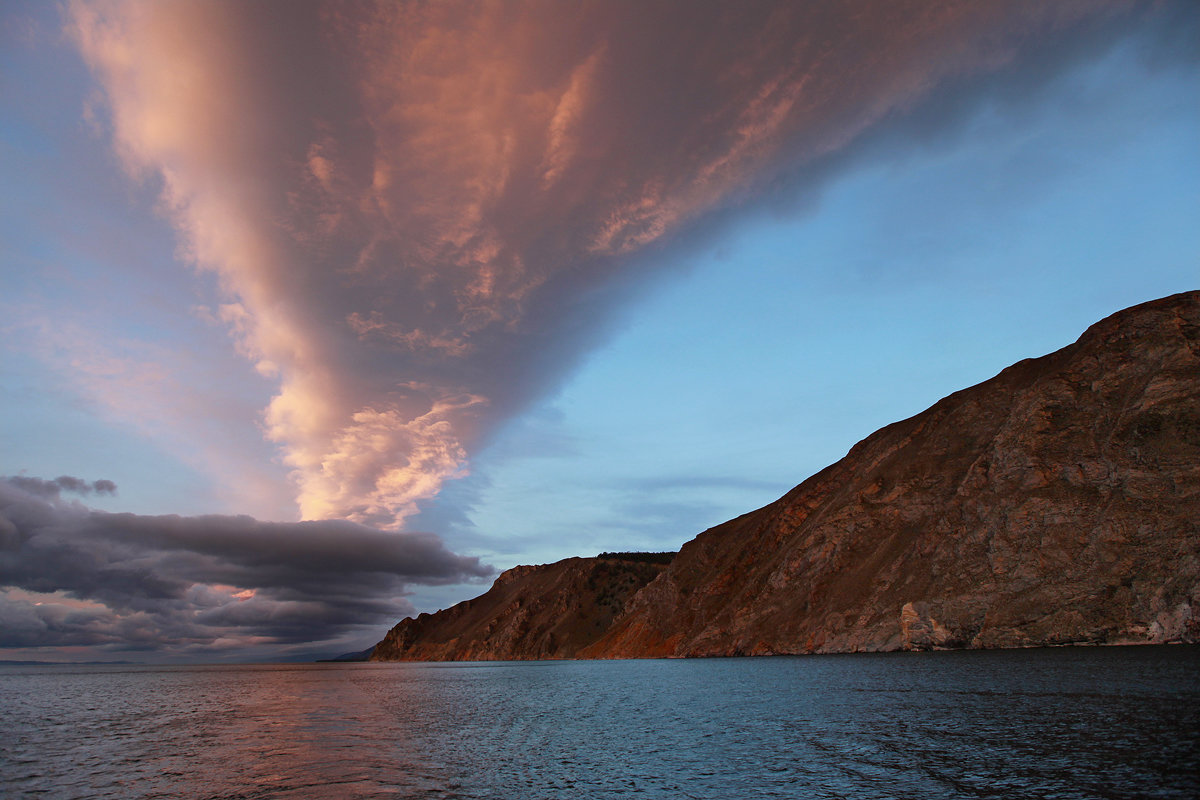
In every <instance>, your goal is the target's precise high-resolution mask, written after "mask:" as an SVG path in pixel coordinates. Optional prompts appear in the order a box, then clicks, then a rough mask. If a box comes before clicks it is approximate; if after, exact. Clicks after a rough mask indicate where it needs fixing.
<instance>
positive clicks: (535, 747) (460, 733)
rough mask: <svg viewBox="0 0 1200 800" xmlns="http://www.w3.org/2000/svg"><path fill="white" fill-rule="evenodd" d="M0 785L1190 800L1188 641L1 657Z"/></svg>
mask: <svg viewBox="0 0 1200 800" xmlns="http://www.w3.org/2000/svg"><path fill="white" fill-rule="evenodd" d="M0 709H2V717H0V796H3V797H5V798H14V797H16V798H25V797H30V798H32V797H46V798H56V799H57V798H97V797H118V798H188V800H191V799H192V798H211V799H212V800H216V799H217V798H297V799H298V798H318V799H320V798H331V799H332V798H339V799H340V798H409V797H413V798H464V799H466V798H503V799H504V800H508V799H510V798H511V799H512V800H526V798H529V799H530V800H536V799H537V798H575V797H578V798H618V797H621V798H624V797H645V798H706V799H711V800H728V798H735V797H736V798H922V799H925V798H931V799H934V800H936V799H937V798H1081V799H1082V798H1087V799H1088V800H1091V799H1092V798H1195V797H1198V796H1200V647H1194V646H1193V647H1136V648H1070V649H1052V650H1025V651H1007V652H947V653H893V654H881V655H851V656H807V657H796V658H762V659H713V660H687V661H615V662H614V661H606V662H594V661H592V662H588V661H581V662H573V661H560V662H540V663H537V662H535V663H513V662H505V663H478V664H305V665H251V666H201V667H141V666H86V667H68V666H56V667H4V668H0Z"/></svg>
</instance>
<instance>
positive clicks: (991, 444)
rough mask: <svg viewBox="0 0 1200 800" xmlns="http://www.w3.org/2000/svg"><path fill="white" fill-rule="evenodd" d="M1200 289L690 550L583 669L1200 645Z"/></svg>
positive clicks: (996, 382)
mask: <svg viewBox="0 0 1200 800" xmlns="http://www.w3.org/2000/svg"><path fill="white" fill-rule="evenodd" d="M1198 610H1200V292H1188V293H1185V294H1180V295H1175V296H1172V297H1168V298H1164V299H1162V300H1158V301H1154V302H1151V303H1146V304H1144V305H1140V306H1136V307H1134V308H1130V309H1127V310H1125V311H1122V312H1120V313H1118V314H1115V315H1113V316H1111V317H1109V318H1107V319H1105V320H1103V321H1101V322H1099V323H1097V324H1096V325H1093V326H1092V327H1091V328H1089V329H1088V331H1087V332H1086V333H1084V335H1083V336H1082V337H1081V338H1080V339H1079V341H1077V342H1076V343H1075V344H1072V345H1070V346H1069V347H1065V348H1063V349H1062V350H1059V351H1058V352H1055V353H1051V354H1050V355H1047V356H1044V357H1042V358H1038V359H1031V360H1026V361H1022V362H1020V363H1018V364H1015V365H1013V366H1012V367H1009V368H1008V369H1006V370H1004V371H1003V372H1001V373H1000V374H999V375H997V376H996V377H995V378H992V379H991V380H989V381H986V382H984V383H981V384H979V385H977V386H973V387H971V388H969V389H966V390H964V391H961V392H957V393H955V394H953V395H951V396H949V397H947V398H945V399H944V400H942V401H940V402H939V403H937V404H936V405H934V406H933V407H932V408H930V409H928V410H927V411H925V412H923V413H921V414H918V415H917V416H915V417H912V418H910V419H907V420H904V421H902V422H897V423H895V424H893V425H889V426H888V427H886V428H884V429H882V430H880V431H878V432H876V433H875V434H873V435H872V436H870V437H868V438H867V439H865V440H864V441H862V442H860V443H859V444H858V445H856V446H855V447H854V448H853V449H852V450H851V451H850V453H849V454H848V455H847V456H846V457H845V458H844V459H842V460H841V461H839V462H838V463H836V464H834V465H832V466H830V467H828V468H827V469H825V470H823V471H822V472H820V473H818V474H817V475H814V476H813V477H812V478H810V479H809V480H807V481H805V482H804V483H802V484H801V485H800V486H798V487H796V488H795V489H793V490H792V491H791V492H789V493H788V494H787V495H786V496H784V497H783V498H781V499H780V500H778V501H776V502H775V503H772V504H771V505H769V506H767V507H765V508H763V509H760V510H758V511H755V512H752V513H750V514H747V515H745V516H742V517H739V518H737V519H735V520H732V521H730V522H727V523H725V524H723V525H720V526H717V527H716V528H712V529H711V530H708V531H706V532H704V533H702V534H701V535H700V536H698V537H696V538H695V539H694V540H692V541H691V542H689V543H688V544H687V545H685V546H684V547H683V549H682V550H681V552H680V554H679V556H678V557H677V558H676V559H675V561H674V562H673V563H672V565H671V567H670V569H668V570H667V572H666V573H665V574H663V575H662V576H660V577H659V578H658V579H657V580H655V581H654V582H653V583H651V584H650V585H648V586H647V587H646V588H645V589H643V590H642V591H641V592H640V593H639V594H638V595H637V596H636V597H635V598H633V600H632V601H631V603H630V607H629V610H628V612H627V613H626V614H624V615H623V616H622V617H621V618H620V619H619V620H617V622H616V623H615V624H614V626H613V629H612V630H611V631H609V632H608V634H606V635H605V636H604V637H603V638H602V639H601V640H600V641H599V642H597V643H596V644H595V645H593V646H591V647H589V648H587V650H586V651H585V652H584V653H583V655H586V656H592V657H626V656H651V655H653V656H712V655H737V654H747V655H758V654H769V653H811V652H825V653H829V652H847V651H878V650H898V649H929V648H941V647H947V648H952V647H969V648H989V647H1025V646H1036V645H1055V644H1101V643H1109V644H1115V643H1133V642H1170V641H1175V642H1196V641H1200V620H1197V613H1196V612H1197V611H1198Z"/></svg>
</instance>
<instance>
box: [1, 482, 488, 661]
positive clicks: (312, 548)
mask: <svg viewBox="0 0 1200 800" xmlns="http://www.w3.org/2000/svg"><path fill="white" fill-rule="evenodd" d="M64 484H65V485H64ZM97 484H99V485H100V486H106V482H104V481H97V482H95V483H91V484H85V483H84V482H82V481H80V482H79V483H78V486H76V485H75V484H74V483H72V481H70V480H67V481H64V479H62V478H60V479H58V480H57V481H44V480H39V479H36V478H27V477H24V476H17V477H10V478H0V586H4V587H6V589H5V591H4V594H3V595H0V598H2V599H0V647H5V648H35V647H69V646H91V647H97V648H99V649H100V650H102V651H105V652H110V651H111V652H125V651H138V650H156V651H159V652H160V653H161V654H164V655H172V654H186V653H187V652H189V650H191V649H193V648H194V649H198V650H204V651H205V652H206V653H208V654H210V655H211V654H213V652H214V651H215V652H216V653H219V652H220V651H221V650H223V649H228V650H238V651H239V652H247V651H252V650H253V648H254V647H256V646H277V647H278V646H286V645H294V644H300V643H313V644H314V645H315V646H319V645H320V644H321V643H322V642H330V643H335V642H339V641H342V640H343V639H346V640H347V641H351V640H353V638H352V637H353V636H354V635H355V634H358V635H360V636H363V635H366V636H367V638H370V633H371V632H372V631H373V632H376V633H378V632H379V631H381V630H382V629H384V628H385V627H386V625H388V624H391V623H393V622H395V621H396V620H397V619H399V618H400V617H402V616H404V615H405V614H407V613H410V612H411V611H412V607H411V605H410V604H409V603H408V601H407V600H406V599H405V597H404V595H405V593H406V591H407V589H408V587H409V586H411V585H413V584H424V585H435V584H444V583H460V582H464V581H469V580H477V579H483V578H486V577H488V576H489V575H490V574H491V573H492V570H491V568H490V567H488V566H486V565H483V564H480V563H479V560H478V559H476V558H467V557H463V556H458V555H455V554H454V553H452V552H450V551H449V550H447V549H446V547H445V546H444V545H443V543H442V542H441V540H440V539H439V538H438V537H436V536H434V535H432V534H421V533H395V532H385V531H379V530H376V529H373V528H369V527H366V526H363V525H359V524H357V523H353V522H345V521H322V522H299V523H278V522H260V521H258V520H255V519H252V518H250V517H245V516H217V515H212V516H199V517H179V516H172V515H166V516H141V515H135V514H111V513H106V512H102V511H96V510H94V509H90V508H88V507H87V506H85V505H83V504H81V503H79V502H77V501H71V500H64V499H62V498H61V497H59V496H58V495H57V493H55V492H53V491H50V490H49V489H48V487H51V486H54V487H59V488H67V487H72V488H75V489H78V488H79V487H82V486H87V487H89V489H90V490H91V491H96V490H97V489H96V488H95V487H96V485H97ZM346 637H350V638H346ZM355 641H357V640H355ZM331 646H335V645H331Z"/></svg>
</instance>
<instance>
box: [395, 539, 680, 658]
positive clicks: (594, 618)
mask: <svg viewBox="0 0 1200 800" xmlns="http://www.w3.org/2000/svg"><path fill="white" fill-rule="evenodd" d="M659 560H660V561H661V560H663V559H659ZM664 569H666V565H665V564H664V563H647V562H646V561H645V560H635V559H633V558H622V557H620V556H616V557H606V558H568V559H565V560H563V561H559V562H557V563H554V564H546V565H542V566H522V567H514V568H513V569H510V570H507V571H506V572H504V573H502V574H501V575H500V577H499V578H497V579H496V582H495V583H494V584H493V585H492V588H491V589H490V590H489V591H488V592H487V593H486V594H483V595H481V596H479V597H476V598H475V599H473V600H467V601H465V602H462V603H459V604H458V605H456V606H453V607H451V608H448V609H445V610H443V611H439V612H437V613H436V614H421V615H420V616H419V617H417V618H416V619H412V618H408V619H405V620H402V621H401V622H400V623H399V624H398V625H396V627H394V628H392V629H391V630H390V631H389V632H388V634H387V636H385V637H384V639H383V641H382V642H380V643H379V644H377V645H376V646H375V650H374V652H373V653H372V654H371V660H372V661H496V660H512V659H548V658H571V657H573V656H574V655H575V654H576V653H577V652H578V651H579V650H580V649H581V648H583V647H584V646H586V645H589V644H592V643H593V642H595V641H596V639H598V638H599V637H600V636H601V635H602V634H603V633H604V632H605V631H606V630H607V629H608V628H609V626H610V625H611V624H612V621H613V619H614V618H615V617H616V616H617V614H618V613H619V612H621V611H622V610H623V609H624V607H625V604H626V602H627V601H628V600H629V598H630V597H632V596H633V594H634V593H635V592H636V591H637V590H638V589H641V588H642V587H643V586H645V585H646V584H647V583H649V582H650V581H651V580H652V579H654V578H655V577H657V576H658V575H659V573H661V572H662V571H663V570H664Z"/></svg>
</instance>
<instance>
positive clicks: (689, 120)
mask: <svg viewBox="0 0 1200 800" xmlns="http://www.w3.org/2000/svg"><path fill="white" fill-rule="evenodd" d="M1120 5H1121V4H1117V3H1114V4H1107V3H1098V2H1079V3H1070V2H1068V3H1056V4H1053V6H1052V7H1046V5H1045V4H1042V3H1035V2H1030V3H1006V4H1003V5H999V4H986V3H974V4H972V3H949V2H947V3H928V2H912V3H899V4H888V5H886V6H880V5H879V4H874V3H868V4H860V3H843V4H817V5H813V4H798V3H780V4H761V3H748V4H741V3H739V4H736V5H734V4H730V5H725V6H721V5H717V6H704V7H692V6H688V7H687V13H685V14H684V13H680V7H679V6H678V5H675V4H670V3H647V4H639V5H637V6H636V7H635V6H631V5H627V4H614V3H609V2H596V3H570V4H567V3H549V2H547V3H529V4H522V5H515V4H513V3H508V2H483V3H455V2H443V3H429V4H421V3H380V4H366V3H361V4H356V3H336V2H329V3H324V4H320V5H313V4H290V3H281V4H271V3H254V4H238V3H215V2H177V3H148V4H131V3H110V2H102V1H101V0H96V1H95V2H89V1H88V0H76V2H74V3H72V5H71V10H70V29H71V32H72V35H73V36H74V40H75V41H76V43H77V44H78V47H79V49H80V52H81V53H82V54H83V56H84V58H85V60H86V61H87V63H88V65H89V66H90V68H91V69H92V71H93V73H94V74H95V76H96V78H97V80H98V82H99V84H100V85H101V87H102V88H103V91H104V94H105V97H106V101H107V107H108V111H109V115H110V117H111V125H112V131H113V141H114V145H115V147H116V149H117V151H118V153H119V154H120V155H121V158H122V159H123V162H124V163H125V165H126V167H127V169H128V171H129V172H130V173H131V174H132V175H134V176H136V177H138V178H139V179H142V180H157V181H161V184H162V192H161V197H162V205H163V211H164V213H166V214H167V215H168V216H169V217H170V219H171V220H172V222H173V224H174V225H175V227H176V229H177V230H178V232H179V235H180V237H181V240H182V241H183V243H184V245H185V248H186V252H187V254H188V257H189V259H190V260H191V261H192V262H193V263H194V264H196V265H197V266H198V267H199V268H201V269H204V270H211V271H213V272H215V273H216V274H217V275H218V276H219V277H220V281H221V285H222V287H223V290H224V292H225V293H226V294H227V295H228V301H229V302H228V305H227V307H226V308H227V309H229V311H228V312H227V313H224V314H223V315H222V316H223V318H224V319H226V321H227V322H228V323H229V324H230V325H231V330H232V332H233V334H234V336H235V337H236V339H237V342H238V345H239V348H240V350H241V352H243V353H244V354H245V355H246V356H247V357H248V358H250V359H251V360H252V361H254V362H255V363H256V364H257V365H258V368H259V370H260V372H261V373H262V374H264V375H268V376H272V377H273V379H274V380H277V381H278V390H277V392H276V394H275V397H274V399H273V400H272V401H271V403H270V406H269V407H268V408H267V409H266V411H265V431H266V433H267V435H268V436H269V438H270V439H271V440H272V441H274V442H276V443H278V444H279V446H280V447H281V448H282V450H283V453H284V459H285V461H286V463H287V465H288V467H289V468H290V469H291V471H292V479H293V482H294V485H295V489H296V493H297V498H298V501H299V504H300V507H301V512H302V514H303V515H304V516H305V517H323V518H335V517H336V518H346V519H351V520H356V521H363V522H370V523H372V524H377V525H390V526H400V525H402V523H403V519H404V518H405V517H406V516H409V515H411V514H412V513H413V512H414V511H415V510H416V509H417V504H418V503H419V502H420V501H422V500H425V499H428V498H430V497H432V496H433V495H434V494H436V492H437V491H438V489H439V487H440V486H441V485H442V484H443V483H444V482H445V481H446V480H449V479H452V478H454V477H455V476H458V475H462V474H464V472H465V471H466V470H467V469H468V466H469V459H470V456H471V453H472V452H473V451H474V449H475V448H476V447H478V446H479V445H480V443H482V442H483V441H484V440H485V439H486V437H487V434H488V432H489V431H490V430H492V429H494V428H495V426H496V425H497V424H499V423H500V422H503V421H504V420H505V419H507V418H509V417H511V415H513V414H514V413H516V412H518V411H519V410H521V409H522V408H524V407H525V406H526V405H527V404H528V403H529V402H531V401H532V400H534V399H536V398H537V397H539V396H540V395H541V394H542V393H544V392H546V391H549V390H550V389H552V388H553V387H554V386H555V385H557V383H558V382H559V381H560V380H561V379H562V376H563V375H564V374H565V373H566V371H567V370H568V369H569V368H570V366H571V365H572V364H574V363H576V361H577V360H578V359H579V358H580V357H581V356H582V354H583V353H584V352H585V351H586V349H587V348H588V347H589V346H590V344H591V343H592V342H593V341H594V340H595V336H596V335H597V333H596V332H597V331H598V330H599V329H600V328H601V327H602V324H603V321H604V319H605V315H606V309H605V308H603V307H600V308H597V307H589V305H588V304H589V302H590V301H589V299H588V298H590V297H593V296H594V295H595V293H596V292H597V291H599V290H602V289H604V288H605V287H606V286H609V285H610V283H611V282H612V281H613V280H614V279H615V278H620V277H622V276H623V275H625V274H626V272H627V271H628V269H629V265H630V263H631V262H630V256H633V255H635V254H637V253H639V252H643V251H645V250H646V248H648V247H649V246H651V245H660V244H665V243H670V242H671V241H673V240H675V239H677V238H678V237H680V236H682V235H684V234H685V233H686V232H687V231H688V230H690V229H691V228H693V227H694V226H696V225H698V224H699V223H701V222H702V221H704V220H706V219H709V218H711V217H713V216H714V215H716V214H719V213H721V212H723V211H725V210H727V209H729V208H733V207H737V206H738V205H740V204H744V203H747V202H749V201H750V200H751V199H752V198H754V197H755V196H756V195H757V194H759V193H761V192H762V191H763V188H764V187H765V186H767V185H768V184H769V183H770V182H771V181H772V180H774V179H776V178H777V177H778V176H779V175H780V174H781V173H786V172H788V171H789V170H793V171H794V170H795V169H797V168H798V167H800V166H803V165H806V164H813V163H816V162H818V161H820V160H821V159H822V158H826V157H829V156H831V155H833V154H836V153H838V152H841V151H843V150H845V148H847V147H848V146H850V145H852V144H853V143H854V142H855V141H856V140H857V139H859V138H860V137H861V136H863V135H864V133H866V132H868V131H870V130H872V129H873V128H875V127H878V126H880V125H883V124H886V122H887V120H888V119H889V118H892V117H894V116H896V115H900V114H903V113H904V112H906V111H907V110H908V109H910V108H912V107H914V105H916V104H918V103H919V102H920V101H921V100H922V98H925V97H927V96H928V95H929V94H930V92H932V91H933V90H935V89H936V88H937V87H938V86H940V85H941V84H943V83H944V82H945V81H947V80H950V79H958V78H961V77H962V76H964V75H969V74H971V73H974V72H980V71H986V70H995V69H997V68H1000V67H1002V66H1004V65H1005V64H1007V63H1009V62H1010V61H1011V60H1013V59H1015V58H1018V57H1019V56H1020V54H1021V53H1022V52H1023V51H1024V49H1025V48H1027V47H1028V46H1029V43H1030V42H1037V41H1039V40H1042V39H1045V37H1047V36H1050V35H1053V34H1055V33H1056V32H1058V31H1061V30H1063V29H1065V28H1068V27H1069V26H1071V25H1074V24H1076V23H1077V22H1079V21H1080V20H1082V19H1083V18H1085V17H1087V16H1089V15H1095V14H1100V13H1107V12H1108V11H1109V10H1110V7H1114V6H1120Z"/></svg>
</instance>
